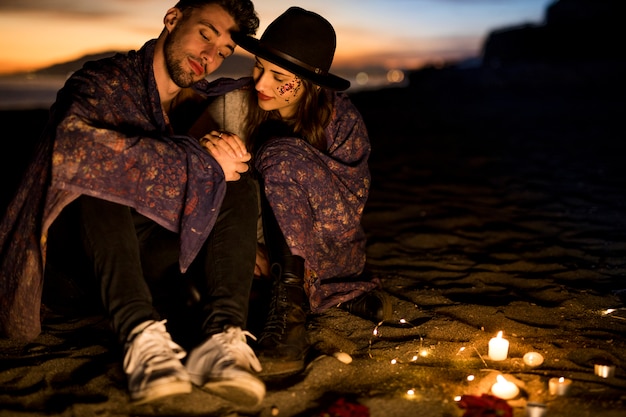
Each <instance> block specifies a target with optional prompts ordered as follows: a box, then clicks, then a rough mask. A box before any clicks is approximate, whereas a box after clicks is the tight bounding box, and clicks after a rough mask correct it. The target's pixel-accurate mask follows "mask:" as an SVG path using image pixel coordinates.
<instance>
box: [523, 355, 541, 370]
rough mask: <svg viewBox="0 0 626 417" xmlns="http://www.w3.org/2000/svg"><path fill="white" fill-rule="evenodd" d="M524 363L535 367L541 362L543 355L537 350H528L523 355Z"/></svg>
mask: <svg viewBox="0 0 626 417" xmlns="http://www.w3.org/2000/svg"><path fill="white" fill-rule="evenodd" d="M523 360H524V363H525V364H526V365H528V366H530V367H532V368H535V367H537V366H539V365H541V364H542V363H543V356H542V355H541V353H538V352H528V353H526V354H525V355H524V358H523Z"/></svg>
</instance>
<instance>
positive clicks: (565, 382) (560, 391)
mask: <svg viewBox="0 0 626 417" xmlns="http://www.w3.org/2000/svg"><path fill="white" fill-rule="evenodd" d="M571 386H572V380H571V379H568V378H563V377H560V378H550V380H549V381H548V388H549V390H550V395H559V396H565V395H567V393H568V392H569V389H570V388H571Z"/></svg>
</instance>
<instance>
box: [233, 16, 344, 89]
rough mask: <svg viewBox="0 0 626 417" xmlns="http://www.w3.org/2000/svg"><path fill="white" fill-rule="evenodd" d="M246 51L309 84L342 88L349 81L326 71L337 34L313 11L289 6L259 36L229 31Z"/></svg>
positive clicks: (331, 58)
mask: <svg viewBox="0 0 626 417" xmlns="http://www.w3.org/2000/svg"><path fill="white" fill-rule="evenodd" d="M233 40H234V41H235V42H236V43H237V44H238V45H239V46H241V47H242V48H243V49H245V50H246V51H248V52H250V53H251V54H253V55H256V56H257V57H259V58H263V59H266V60H268V61H269V62H271V63H272V64H275V65H278V66H279V67H281V68H284V69H286V70H288V71H290V72H293V73H294V74H296V75H298V76H300V77H302V78H305V79H307V80H309V81H311V82H312V83H313V84H317V85H320V86H322V87H326V88H329V89H331V90H339V91H341V90H346V89H348V88H349V87H350V81H348V80H345V79H343V78H341V77H338V76H336V75H333V74H330V73H329V72H328V71H329V70H330V65H331V64H332V62H333V58H334V55H335V48H336V46H337V37H336V35H335V29H333V26H332V25H331V24H330V22H328V21H327V20H326V19H324V18H323V17H322V16H320V15H318V14H317V13H314V12H310V11H308V10H304V9H302V8H301V7H290V8H289V9H287V11H285V12H284V13H283V14H281V15H280V16H278V17H277V18H276V19H275V20H274V21H273V22H272V23H270V25H269V26H268V27H267V29H265V32H263V35H262V36H261V39H255V38H253V37H252V36H246V35H242V34H241V33H233Z"/></svg>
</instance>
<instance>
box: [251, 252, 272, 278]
mask: <svg viewBox="0 0 626 417" xmlns="http://www.w3.org/2000/svg"><path fill="white" fill-rule="evenodd" d="M269 275H270V262H269V259H268V256H267V249H266V247H265V245H263V244H261V243H259V244H257V246H256V262H255V264H254V276H255V277H259V278H266V277H269Z"/></svg>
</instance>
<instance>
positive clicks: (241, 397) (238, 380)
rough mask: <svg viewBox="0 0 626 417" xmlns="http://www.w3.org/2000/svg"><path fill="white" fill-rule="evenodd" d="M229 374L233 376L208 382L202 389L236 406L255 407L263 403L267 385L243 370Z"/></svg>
mask: <svg viewBox="0 0 626 417" xmlns="http://www.w3.org/2000/svg"><path fill="white" fill-rule="evenodd" d="M229 374H231V375H226V378H224V379H216V380H212V381H209V382H207V383H206V384H204V386H203V387H202V388H203V389H204V390H206V391H208V392H210V393H211V394H214V395H217V396H218V397H221V398H223V399H225V400H228V401H230V402H232V403H234V404H239V405H243V406H246V407H255V406H258V405H260V404H261V402H263V398H264V397H265V384H264V383H263V382H262V381H261V380H259V379H258V378H256V377H255V376H253V375H251V374H250V373H249V372H246V371H243V370H241V371H237V372H229ZM233 374H235V375H233Z"/></svg>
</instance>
